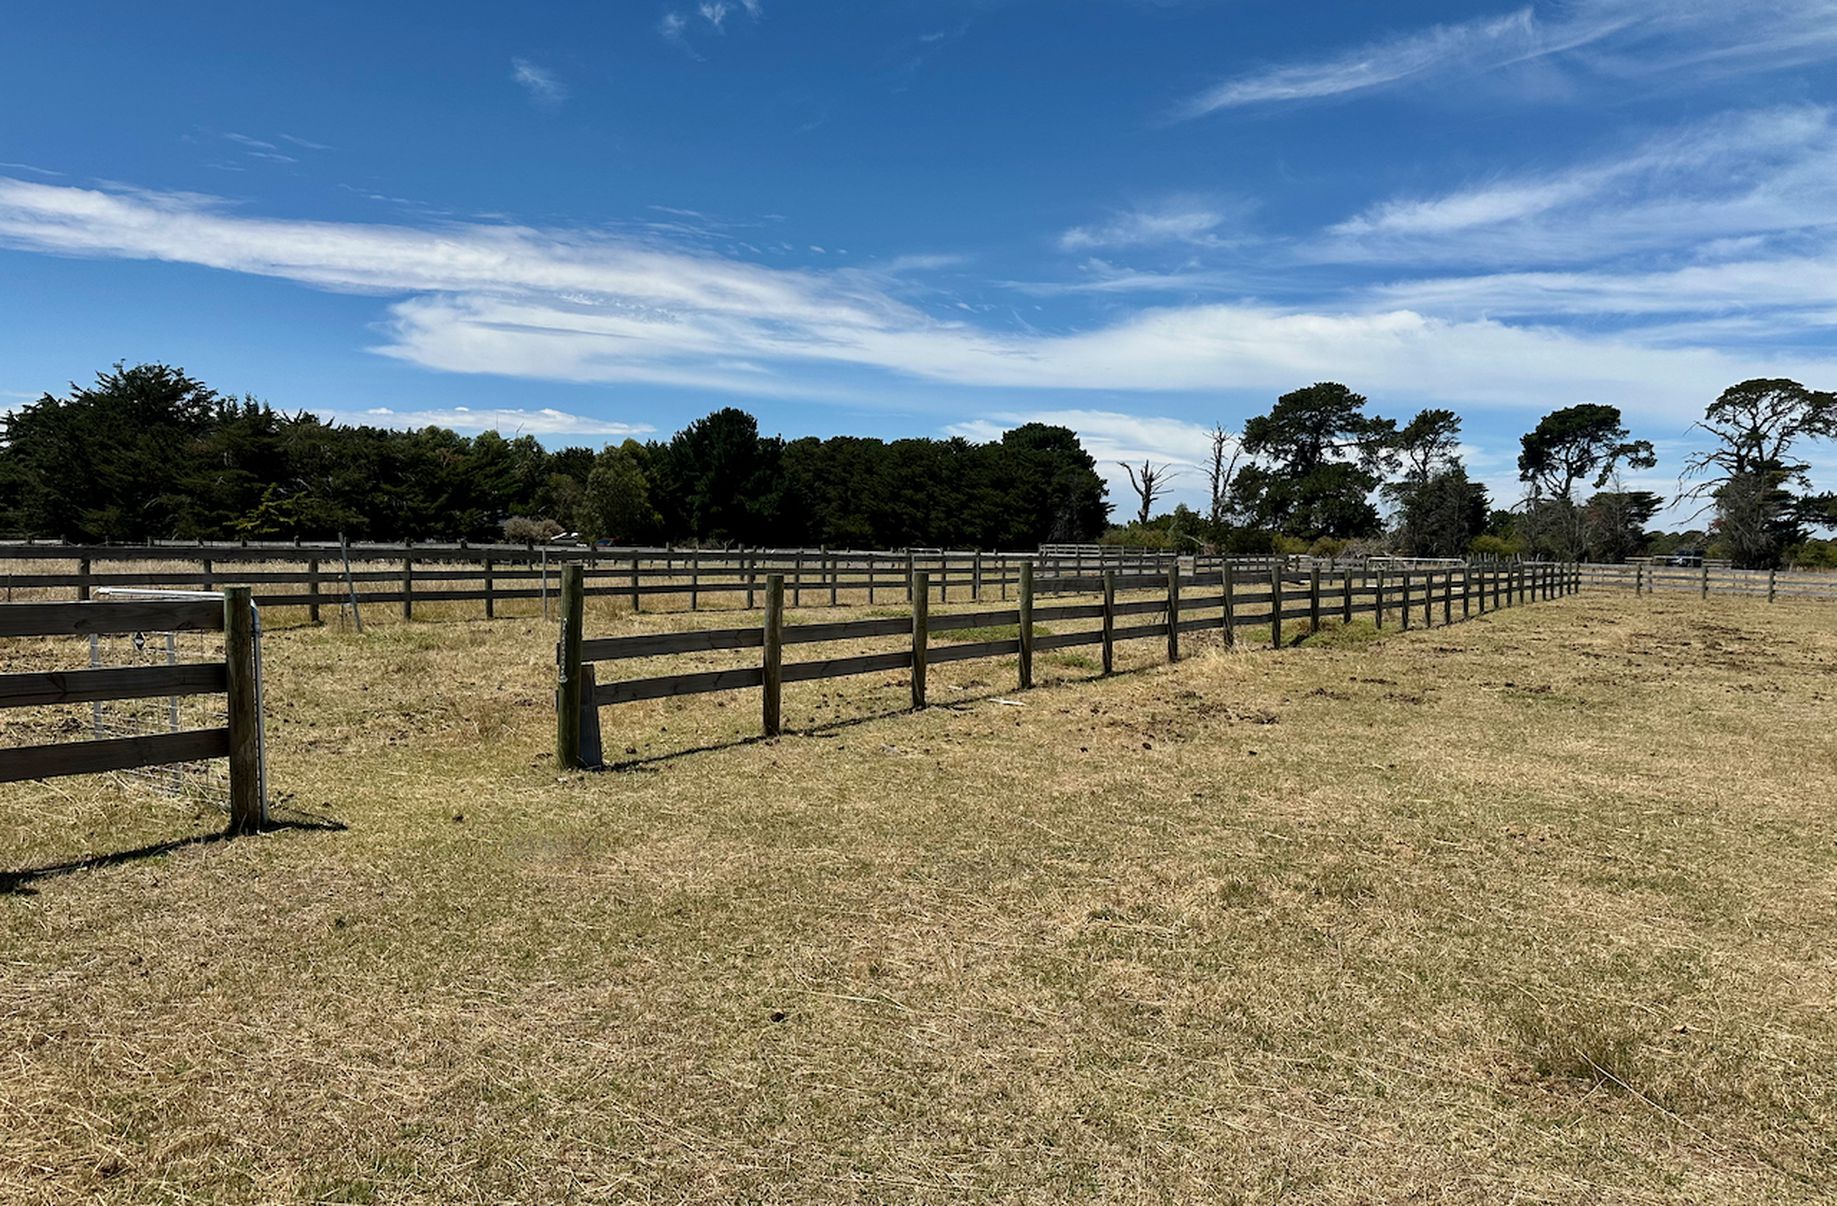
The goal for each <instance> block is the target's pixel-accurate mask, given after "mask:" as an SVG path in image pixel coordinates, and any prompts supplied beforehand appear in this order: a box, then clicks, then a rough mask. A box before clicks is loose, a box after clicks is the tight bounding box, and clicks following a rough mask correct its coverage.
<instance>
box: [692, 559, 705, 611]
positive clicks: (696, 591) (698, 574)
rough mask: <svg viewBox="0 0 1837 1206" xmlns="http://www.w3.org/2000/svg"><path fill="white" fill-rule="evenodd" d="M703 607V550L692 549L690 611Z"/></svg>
mask: <svg viewBox="0 0 1837 1206" xmlns="http://www.w3.org/2000/svg"><path fill="white" fill-rule="evenodd" d="M701 605H702V550H700V549H692V550H690V552H689V610H690V611H695V610H697V609H698V608H700V607H701Z"/></svg>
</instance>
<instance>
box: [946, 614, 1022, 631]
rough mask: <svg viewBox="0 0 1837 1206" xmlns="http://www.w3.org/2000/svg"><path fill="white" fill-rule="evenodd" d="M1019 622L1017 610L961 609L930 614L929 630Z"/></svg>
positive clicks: (1016, 623) (1004, 626) (990, 626)
mask: <svg viewBox="0 0 1837 1206" xmlns="http://www.w3.org/2000/svg"><path fill="white" fill-rule="evenodd" d="M1020 622H1021V613H1020V612H1019V611H961V612H958V613H957V614H955V615H949V616H932V617H931V631H933V632H950V631H951V630H953V629H958V628H1006V627H1008V626H1009V625H1018V624H1019V623H1020Z"/></svg>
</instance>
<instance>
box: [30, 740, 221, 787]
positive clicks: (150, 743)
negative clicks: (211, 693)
mask: <svg viewBox="0 0 1837 1206" xmlns="http://www.w3.org/2000/svg"><path fill="white" fill-rule="evenodd" d="M229 752H230V731H229V730H228V729H188V730H186V731H184V732H181V733H153V734H149V735H147V736H144V737H109V738H105V739H103V740H101V741H63V742H58V743H56V744H54V745H25V746H16V747H14V748H12V749H0V783H17V782H19V781H21V780H24V779H53V778H57V777H59V776H62V775H93V774H101V773H102V772H104V771H116V770H130V769H132V768H134V767H137V766H164V765H165V764H166V763H169V762H192V761H196V760H198V759H200V758H222V757H226V756H227V755H228V754H229Z"/></svg>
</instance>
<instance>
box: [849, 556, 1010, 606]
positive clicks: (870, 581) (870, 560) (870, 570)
mask: <svg viewBox="0 0 1837 1206" xmlns="http://www.w3.org/2000/svg"><path fill="white" fill-rule="evenodd" d="M877 572H879V571H878V568H877V567H876V565H875V563H874V554H873V553H869V554H868V555H867V605H868V606H869V607H872V606H873V605H874V575H875V574H876V573H877ZM1001 597H1002V598H1004V599H1005V598H1007V597H1008V592H1007V591H1006V589H1004V590H1003V591H1002V595H1001Z"/></svg>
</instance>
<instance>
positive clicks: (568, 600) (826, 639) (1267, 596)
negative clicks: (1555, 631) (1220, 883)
mask: <svg viewBox="0 0 1837 1206" xmlns="http://www.w3.org/2000/svg"><path fill="white" fill-rule="evenodd" d="M583 575H584V568H583V567H580V566H570V567H568V568H567V570H566V571H564V577H563V585H562V597H563V600H564V604H563V608H562V617H561V639H560V642H559V644H558V646H557V662H558V676H557V688H556V697H555V698H556V741H555V752H556V757H557V760H558V761H559V763H560V764H561V765H562V766H563V767H567V768H579V767H593V766H597V765H598V764H599V761H600V760H599V757H598V750H597V744H598V743H597V740H595V739H594V737H593V735H594V734H597V732H598V729H599V725H598V709H599V708H601V707H605V706H609V705H612V704H619V703H629V702H633V701H637V700H645V699H664V698H673V697H677V696H685V695H699V694H703V693H706V692H712V691H731V690H744V689H752V688H758V689H759V690H760V692H761V705H760V714H761V727H762V731H763V732H764V734H765V735H766V736H768V737H770V736H777V735H778V734H779V733H780V732H781V731H782V716H783V710H782V702H781V698H780V694H781V690H782V687H783V685H784V684H785V683H795V682H807V681H812V680H816V679H831V678H845V677H850V676H853V675H861V674H877V673H884V672H888V671H895V670H905V671H907V672H908V673H909V674H910V676H911V683H912V705H913V707H915V708H922V707H924V706H925V704H926V675H925V669H926V667H928V666H931V665H937V664H939V663H944V662H955V661H966V660H972V659H979V658H1001V657H1010V656H1012V657H1014V658H1015V659H1016V669H1017V683H1016V685H1017V686H1018V687H1019V688H1020V689H1022V690H1025V689H1027V688H1029V687H1031V686H1032V685H1033V661H1034V656H1035V654H1037V653H1041V652H1045V651H1048V650H1054V649H1070V648H1076V647H1079V646H1089V645H1097V646H1100V647H1101V650H1102V664H1103V667H1104V669H1105V670H1106V671H1108V670H1110V669H1111V668H1112V667H1113V665H1114V651H1115V646H1116V645H1117V643H1119V642H1122V641H1128V640H1137V639H1143V638H1149V637H1158V638H1163V639H1165V641H1166V643H1167V657H1168V660H1169V661H1175V660H1178V658H1179V656H1180V638H1181V636H1182V634H1185V633H1190V632H1208V631H1209V632H1216V633H1218V634H1219V635H1220V637H1221V638H1222V639H1223V641H1224V642H1225V643H1226V644H1228V645H1230V644H1235V643H1236V642H1237V640H1238V634H1239V630H1240V629H1244V628H1267V629H1268V633H1269V637H1268V639H1269V642H1270V644H1271V645H1272V646H1274V647H1277V648H1280V647H1281V646H1282V644H1283V643H1284V638H1283V634H1284V628H1285V626H1286V625H1290V624H1294V625H1298V626H1301V627H1302V628H1303V629H1304V630H1305V631H1307V632H1314V631H1318V630H1319V628H1320V627H1321V625H1322V624H1323V623H1324V622H1326V621H1328V620H1338V621H1342V622H1343V621H1349V620H1352V619H1353V618H1355V617H1357V616H1371V617H1372V618H1373V619H1374V620H1375V621H1376V622H1377V624H1378V625H1379V626H1380V627H1382V626H1383V625H1384V623H1385V622H1386V621H1387V619H1388V620H1390V621H1391V622H1394V623H1396V624H1398V625H1399V626H1400V627H1402V628H1406V629H1407V628H1409V627H1411V626H1412V625H1413V624H1414V623H1415V622H1417V621H1418V617H1419V619H1420V623H1421V624H1423V625H1424V626H1429V625H1432V624H1436V623H1440V624H1449V623H1452V622H1454V620H1455V618H1456V612H1457V610H1458V612H1459V615H1460V618H1463V619H1465V618H1467V617H1469V616H1472V615H1475V614H1482V613H1484V612H1487V611H1492V610H1495V609H1498V608H1501V607H1511V606H1516V605H1519V604H1523V603H1528V602H1531V601H1533V600H1537V599H1551V598H1555V597H1557V596H1559V595H1566V594H1572V593H1574V592H1575V591H1576V590H1578V589H1579V588H1580V580H1579V578H1578V577H1577V574H1576V572H1575V567H1574V566H1571V565H1567V564H1550V563H1541V564H1525V565H1498V566H1492V565H1468V566H1460V567H1455V568H1449V569H1441V570H1423V571H1413V570H1404V571H1399V572H1387V571H1383V570H1350V569H1348V570H1343V571H1337V572H1328V571H1324V570H1323V569H1322V568H1320V567H1318V566H1316V567H1313V568H1311V569H1310V570H1308V571H1306V572H1305V573H1298V572H1296V571H1293V570H1289V569H1286V568H1284V567H1282V566H1279V565H1276V566H1271V567H1269V568H1268V569H1266V570H1262V571H1260V572H1248V571H1245V570H1242V569H1240V568H1238V567H1236V566H1234V565H1232V564H1230V563H1227V564H1225V565H1224V566H1222V567H1220V569H1218V570H1217V571H1214V572H1201V573H1197V574H1193V575H1190V576H1187V575H1183V574H1182V572H1181V570H1180V568H1179V567H1178V565H1174V566H1170V567H1169V568H1168V570H1167V571H1166V572H1165V573H1162V574H1119V573H1118V572H1117V571H1115V570H1106V571H1104V572H1103V573H1102V574H1100V575H1099V583H1100V589H1099V593H1100V600H1099V601H1098V602H1094V603H1086V602H1078V603H1060V604H1047V605H1044V606H1042V605H1039V604H1038V603H1037V602H1036V599H1037V597H1038V596H1039V595H1041V594H1045V593H1052V592H1054V591H1058V590H1062V589H1064V588H1065V587H1066V586H1067V581H1066V580H1063V579H1049V578H1036V577H1035V575H1034V572H1033V566H1032V565H1031V564H1027V563H1023V564H1022V565H1021V567H1020V572H1019V575H1018V582H1017V599H1016V605H1015V607H1013V608H1011V609H1010V608H1003V609H999V610H987V611H968V612H957V613H953V614H946V615H936V616H934V615H931V614H930V609H929V606H928V604H929V600H930V598H931V595H932V586H931V583H930V581H929V575H928V571H925V570H915V571H914V574H913V580H912V583H911V596H910V597H911V599H912V601H913V602H912V608H911V612H910V614H909V615H906V616H897V617H885V618H875V619H866V620H841V621H833V622H825V623H818V624H795V625H787V624H785V623H784V590H785V582H784V579H783V577H782V576H781V575H777V574H772V575H768V576H767V579H766V582H765V584H764V587H763V593H764V595H765V600H766V604H765V613H764V618H763V622H762V623H760V624H758V625H753V626H747V627H739V628H720V629H703V630H697V631H686V632H664V633H652V634H646V635H640V636H624V637H601V638H587V637H586V636H585V635H584V633H583V631H582V629H583V623H584V613H583V608H582V600H583V597H584V581H585V579H584V576H583ZM1071 581H1072V582H1077V581H1080V579H1073V580H1071ZM1214 588H1216V593H1210V592H1211V591H1212V590H1213V589H1214ZM1144 591H1154V592H1155V594H1156V597H1153V598H1147V599H1140V598H1137V599H1128V600H1119V599H1118V594H1119V592H1133V593H1138V594H1139V593H1142V592H1144ZM1198 592H1205V593H1198ZM1093 620H1095V621H1097V622H1098V627H1096V628H1094V629H1082V628H1081V629H1076V630H1073V631H1054V632H1038V631H1036V626H1038V625H1041V624H1045V623H1054V622H1064V621H1093ZM1119 620H1122V621H1123V624H1122V625H1121V626H1119V625H1118V621H1119ZM1008 627H1013V628H1014V629H1015V635H1014V636H1012V637H1007V636H1003V637H1000V638H996V639H990V640H978V641H969V642H964V643H954V644H947V645H933V644H931V639H930V638H931V636H932V635H933V634H935V633H945V632H951V631H957V630H963V629H983V628H998V629H1005V628H1008ZM889 637H902V638H904V641H903V642H902V644H901V646H900V647H899V648H894V649H889V650H886V651H883V652H873V653H857V654H849V655H846V656H837V657H826V658H824V657H819V658H814V659H811V660H807V661H794V662H789V663H787V662H785V661H784V651H785V648H786V647H787V646H800V645H823V644H830V643H834V642H839V641H862V640H872V639H880V638H889ZM750 649H758V650H760V651H761V652H760V658H759V661H758V663H757V664H755V665H750V666H735V667H728V668H723V669H712V670H692V671H688V672H685V673H679V674H669V675H661V676H653V677H645V678H633V679H624V680H619V681H613V682H606V683H599V682H597V675H596V673H595V671H594V666H595V665H596V664H604V663H609V662H618V661H624V660H629V659H636V658H658V657H668V656H675V655H682V654H697V653H706V652H710V651H717V650H750ZM583 734H585V735H586V736H583Z"/></svg>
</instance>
